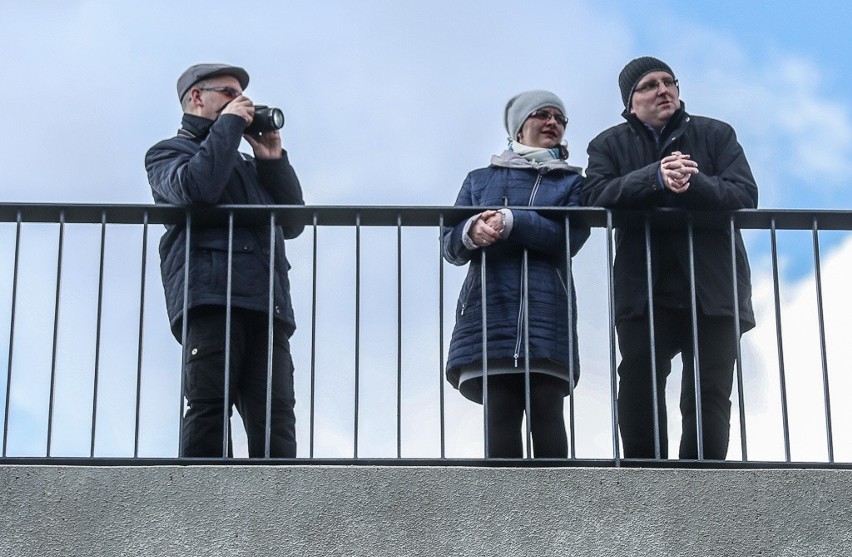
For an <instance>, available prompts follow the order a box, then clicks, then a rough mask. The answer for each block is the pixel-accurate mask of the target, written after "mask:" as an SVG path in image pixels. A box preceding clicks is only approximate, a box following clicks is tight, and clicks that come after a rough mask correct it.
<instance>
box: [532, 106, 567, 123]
mask: <svg viewBox="0 0 852 557" xmlns="http://www.w3.org/2000/svg"><path fill="white" fill-rule="evenodd" d="M529 117H530V118H535V119H536V120H541V121H542V122H547V121H548V120H550V119H551V118H553V119H554V120H556V123H557V124H562V126H563V127H564V126H565V125H566V124H568V118H566V117H565V116H563V115H561V114H557V113H555V112H550V111H549V110H536V111H535V112H533V113H532V114H530V116H529Z"/></svg>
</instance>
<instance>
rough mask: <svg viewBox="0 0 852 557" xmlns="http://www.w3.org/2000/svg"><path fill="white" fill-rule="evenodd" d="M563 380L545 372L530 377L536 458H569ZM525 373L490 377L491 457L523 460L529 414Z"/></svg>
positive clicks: (531, 425)
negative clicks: (525, 420)
mask: <svg viewBox="0 0 852 557" xmlns="http://www.w3.org/2000/svg"><path fill="white" fill-rule="evenodd" d="M560 382H561V380H560V379H557V378H556V377H552V376H550V375H545V374H542V373H532V374H530V414H531V416H530V422H529V423H530V432H531V434H532V441H533V454H534V456H535V457H536V458H566V457H567V456H568V438H567V436H566V434H565V417H564V414H563V405H564V401H565V395H563V394H562V390H563V387H562V386H561V385H560ZM525 383H526V381H525V379H524V374H522V373H511V374H500V375H494V376H489V377H488V455H487V456H489V457H491V458H522V457H523V456H524V453H523V444H522V440H523V436H522V432H521V423H522V420H523V417H524V412H525V411H526V394H525V393H526V387H525Z"/></svg>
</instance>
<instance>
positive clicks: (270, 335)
mask: <svg viewBox="0 0 852 557" xmlns="http://www.w3.org/2000/svg"><path fill="white" fill-rule="evenodd" d="M275 229H276V225H275V213H274V212H272V211H270V212H269V299H268V300H267V305H266V318H267V323H266V327H267V329H266V416H265V417H264V420H265V421H264V424H265V425H264V430H263V457H264V458H269V457H270V456H271V454H272V364H273V361H272V360H273V355H274V353H275V352H274V346H275V332H274V331H275V327H274V323H275Z"/></svg>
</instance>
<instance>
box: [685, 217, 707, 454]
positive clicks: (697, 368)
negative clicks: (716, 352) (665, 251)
mask: <svg viewBox="0 0 852 557" xmlns="http://www.w3.org/2000/svg"><path fill="white" fill-rule="evenodd" d="M686 227H687V228H686V229H687V235H688V240H689V301H690V308H691V310H692V352H693V354H692V362H693V367H694V371H693V373H694V380H695V430H696V436H697V437H696V442H697V444H698V460H704V416H703V412H702V404H701V358H700V357H699V354H698V296H697V293H696V287H695V229H694V224H693V221H692V215H690V216H689V220H688V221H687V224H686Z"/></svg>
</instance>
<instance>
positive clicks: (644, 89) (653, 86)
mask: <svg viewBox="0 0 852 557" xmlns="http://www.w3.org/2000/svg"><path fill="white" fill-rule="evenodd" d="M661 83H662V84H663V86H665V88H666V89H674V88H675V87H677V80H676V79H669V78H665V79H664V80H662V81H649V82H648V83H645V84H644V85H639V86H638V87H636V89H634V90H633V92H634V93H650V92H651V91H656V90H657V89H659V88H660V84H661Z"/></svg>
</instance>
